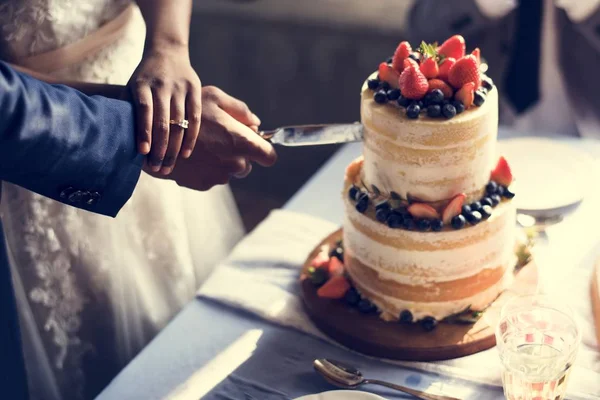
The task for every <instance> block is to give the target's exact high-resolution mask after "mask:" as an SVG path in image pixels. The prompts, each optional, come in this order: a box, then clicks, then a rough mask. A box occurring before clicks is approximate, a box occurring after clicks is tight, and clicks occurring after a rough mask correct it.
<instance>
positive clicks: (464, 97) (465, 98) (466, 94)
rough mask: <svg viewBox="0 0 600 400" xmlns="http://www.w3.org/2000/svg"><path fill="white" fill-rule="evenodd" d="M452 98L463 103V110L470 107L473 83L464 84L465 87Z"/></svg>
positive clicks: (473, 96)
mask: <svg viewBox="0 0 600 400" xmlns="http://www.w3.org/2000/svg"><path fill="white" fill-rule="evenodd" d="M454 98H455V99H456V100H458V101H460V102H461V103H463V105H464V106H465V109H467V108H469V107H471V106H472V105H473V100H474V99H475V84H474V83H473V82H469V83H465V85H464V86H463V87H461V88H460V90H459V91H458V92H456V95H454Z"/></svg>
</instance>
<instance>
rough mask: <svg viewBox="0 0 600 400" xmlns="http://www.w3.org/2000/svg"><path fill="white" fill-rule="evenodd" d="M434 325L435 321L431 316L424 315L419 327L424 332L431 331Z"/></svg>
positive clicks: (435, 324)
mask: <svg viewBox="0 0 600 400" xmlns="http://www.w3.org/2000/svg"><path fill="white" fill-rule="evenodd" d="M436 326H437V321H436V319H435V318H433V317H425V318H423V319H422V320H421V327H423V329H424V330H425V331H426V332H431V331H432V330H434V329H435V327H436Z"/></svg>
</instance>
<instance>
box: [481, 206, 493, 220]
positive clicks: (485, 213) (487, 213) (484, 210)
mask: <svg viewBox="0 0 600 400" xmlns="http://www.w3.org/2000/svg"><path fill="white" fill-rule="evenodd" d="M493 210H494V209H493V208H492V207H490V206H483V207H481V210H480V211H479V212H480V213H481V217H482V218H483V219H488V218H489V217H491V216H492V211H493Z"/></svg>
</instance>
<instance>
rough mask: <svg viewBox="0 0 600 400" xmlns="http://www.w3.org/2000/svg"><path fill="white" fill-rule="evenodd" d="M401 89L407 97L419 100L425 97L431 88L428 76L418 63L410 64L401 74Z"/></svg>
mask: <svg viewBox="0 0 600 400" xmlns="http://www.w3.org/2000/svg"><path fill="white" fill-rule="evenodd" d="M399 83H400V91H401V92H402V95H403V96H404V97H406V98H407V99H412V100H418V99H421V98H423V96H425V94H426V93H427V89H429V83H427V78H425V75H423V73H422V72H421V70H420V69H419V67H418V66H417V64H416V63H415V64H414V65H410V66H409V67H408V68H406V69H405V70H404V71H402V74H400V79H399Z"/></svg>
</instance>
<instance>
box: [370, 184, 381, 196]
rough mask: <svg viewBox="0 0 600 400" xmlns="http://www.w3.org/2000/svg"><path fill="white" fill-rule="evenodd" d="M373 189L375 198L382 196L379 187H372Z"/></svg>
mask: <svg viewBox="0 0 600 400" xmlns="http://www.w3.org/2000/svg"><path fill="white" fill-rule="evenodd" d="M371 187H372V188H373V193H375V196H380V195H381V190H379V188H378V187H377V186H375V185H371Z"/></svg>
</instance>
